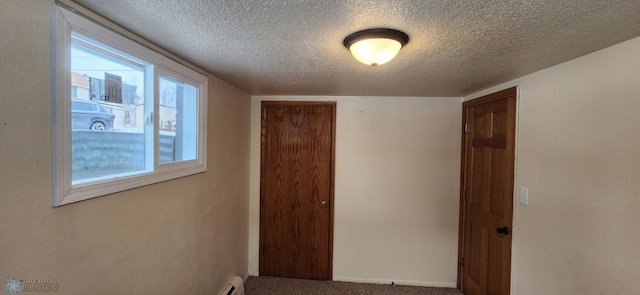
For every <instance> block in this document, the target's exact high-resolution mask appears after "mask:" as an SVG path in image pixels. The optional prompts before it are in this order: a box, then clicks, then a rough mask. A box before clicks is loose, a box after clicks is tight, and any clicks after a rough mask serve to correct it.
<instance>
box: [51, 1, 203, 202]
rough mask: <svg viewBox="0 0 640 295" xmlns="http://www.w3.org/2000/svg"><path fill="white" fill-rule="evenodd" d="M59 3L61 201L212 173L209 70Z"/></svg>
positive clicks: (56, 103) (55, 149)
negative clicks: (186, 63) (206, 72)
mask: <svg viewBox="0 0 640 295" xmlns="http://www.w3.org/2000/svg"><path fill="white" fill-rule="evenodd" d="M54 10H55V12H54V17H53V20H52V24H53V26H54V36H53V39H54V40H53V46H54V52H55V55H54V63H53V65H54V67H53V73H52V78H53V83H54V86H55V88H54V92H53V97H52V99H53V111H52V134H53V136H52V159H53V160H52V169H53V171H52V175H53V206H60V205H64V204H68V203H72V202H77V201H82V200H86V199H89V198H94V197H98V196H102V195H106V194H110V193H114V192H118V191H123V190H127V189H132V188H136V187H140V186H144V185H148V184H152V183H157V182H160V181H166V180H170V179H174V178H178V177H183V176H187V175H191V174H195V173H199V172H203V171H206V97H207V94H206V84H207V83H206V81H207V79H206V76H204V75H202V74H200V73H198V72H196V71H194V70H192V69H190V68H188V67H186V66H184V65H182V64H179V63H177V62H175V61H173V60H171V59H169V58H167V57H165V56H164V55H162V54H160V53H157V52H155V51H153V50H151V49H149V48H148V47H145V46H142V45H140V44H138V43H136V42H134V41H132V40H130V39H128V38H126V37H124V36H123V35H120V34H118V33H115V32H114V31H112V30H110V29H108V28H105V27H102V26H101V25H99V24H97V22H95V21H93V20H88V19H85V18H83V17H81V16H79V15H77V14H74V13H72V12H70V11H68V10H66V9H63V8H60V7H55V8H54Z"/></svg>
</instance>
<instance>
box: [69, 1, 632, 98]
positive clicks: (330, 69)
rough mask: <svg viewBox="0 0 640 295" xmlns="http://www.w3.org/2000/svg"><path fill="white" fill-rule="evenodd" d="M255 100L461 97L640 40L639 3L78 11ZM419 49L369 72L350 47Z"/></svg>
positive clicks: (282, 4) (124, 5)
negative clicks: (368, 41) (367, 39)
mask: <svg viewBox="0 0 640 295" xmlns="http://www.w3.org/2000/svg"><path fill="white" fill-rule="evenodd" d="M75 2H77V3H79V4H81V5H82V6H85V7H87V8H89V9H90V10H93V11H94V12H96V13H98V14H101V15H103V16H104V17H106V18H108V19H111V20H112V21H114V22H116V23H119V24H120V25H122V26H124V27H126V28H128V29H129V30H131V31H133V32H134V33H136V34H138V35H140V36H142V37H144V38H146V39H148V40H150V41H152V42H154V43H156V44H158V45H160V46H161V47H163V48H165V49H166V50H168V51H171V52H173V53H175V54H177V55H179V56H180V57H182V58H184V59H186V60H188V61H190V62H192V63H194V64H196V65H198V66H200V67H202V68H204V69H206V70H207V71H208V72H210V73H212V74H214V75H215V76H217V77H219V78H221V79H223V80H225V81H227V82H229V83H231V84H233V85H235V86H236V87H238V88H240V89H242V90H244V91H246V92H248V93H250V94H253V95H383V96H463V95H466V94H470V93H472V92H475V91H478V90H482V89H484V88H487V87H489V86H493V85H496V84H499V83H502V82H506V81H508V80H511V79H514V78H517V77H521V76H523V75H526V74H529V73H532V72H534V71H537V70H540V69H543V68H546V67H549V66H552V65H555V64H558V63H562V62H564V61H567V60H570V59H573V58H576V57H579V56H582V55H584V54H587V53H590V52H593V51H596V50H598V49H601V48H604V47H608V46H610V45H613V44H616V43H619V42H622V41H625V40H628V39H631V38H634V37H637V36H640V1H638V0H619V1H616V0H610V1H605V0H602V1H597V0H547V1H540V0H520V1H491V0H485V1H435V0H431V1H425V0H405V1H398V0H387V1H374V0H324V1H321V0H281V1H275V0H260V1H257V0H256V1H251V0H215V1H208V0H181V1H175V0H109V1H104V0H75ZM375 27H388V28H393V29H398V30H402V31H404V32H406V33H407V34H408V35H409V37H410V38H411V40H410V41H409V43H408V44H407V45H406V46H405V47H404V48H403V49H402V50H401V51H400V54H399V55H398V56H397V57H396V58H395V59H394V60H392V61H391V62H389V63H387V64H384V65H381V66H378V67H371V66H365V65H363V64H360V63H359V62H357V61H356V60H355V59H354V58H353V57H352V56H351V55H350V53H349V51H348V50H347V49H346V48H344V47H343V45H342V41H343V39H344V38H345V37H346V36H347V35H349V34H350V33H353V32H355V31H359V30H362V29H367V28H375Z"/></svg>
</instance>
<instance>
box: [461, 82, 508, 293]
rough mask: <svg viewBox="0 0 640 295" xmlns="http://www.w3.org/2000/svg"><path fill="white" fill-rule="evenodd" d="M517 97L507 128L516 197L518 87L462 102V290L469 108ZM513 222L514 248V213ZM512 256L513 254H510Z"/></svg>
mask: <svg viewBox="0 0 640 295" xmlns="http://www.w3.org/2000/svg"><path fill="white" fill-rule="evenodd" d="M512 96H513V97H515V104H516V106H515V108H516V114H515V120H514V122H513V127H512V128H509V127H508V128H507V132H510V133H511V135H512V136H513V137H512V138H513V143H511V144H509V143H508V144H507V148H508V147H509V146H511V147H512V149H513V155H514V159H513V160H514V163H513V173H511V178H512V180H511V182H512V186H513V195H512V198H515V195H516V194H515V162H516V157H515V156H516V154H515V152H516V141H517V140H516V135H517V134H516V133H517V132H516V129H517V116H518V111H517V110H518V87H517V86H516V87H511V88H507V89H504V90H501V91H498V92H495V93H492V94H488V95H485V96H481V97H478V98H475V99H472V100H468V101H465V102H463V103H462V146H461V149H462V152H461V161H460V196H459V197H460V213H459V222H458V226H459V227H458V278H457V288H458V290H462V288H463V287H464V286H463V284H464V277H463V276H464V263H463V260H462V257H463V254H464V248H465V242H466V241H465V240H464V236H465V232H464V229H465V219H466V213H467V212H466V211H465V207H466V206H465V205H466V203H465V202H466V200H465V195H464V194H465V188H466V183H467V175H466V172H467V171H466V167H467V145H468V144H470V143H469V142H468V141H467V132H466V131H467V130H466V128H467V127H466V124H467V123H468V118H467V117H468V115H469V108H471V107H474V106H478V105H481V104H485V103H488V102H492V101H496V100H500V99H505V98H509V97H512ZM515 206H516V202H515V200H514V202H513V207H512V210H513V211H512V212H514V211H515ZM511 223H512V224H509V225H507V226H508V227H509V229H511V234H510V235H509V238H510V239H511V249H510V250H512V249H513V232H514V231H513V215H512V219H511ZM509 256H510V257H511V254H510V255H509ZM512 262H513V260H512V259H511V258H510V264H509V276H508V277H509V286H511V268H512V267H511V266H512V264H513V263H512Z"/></svg>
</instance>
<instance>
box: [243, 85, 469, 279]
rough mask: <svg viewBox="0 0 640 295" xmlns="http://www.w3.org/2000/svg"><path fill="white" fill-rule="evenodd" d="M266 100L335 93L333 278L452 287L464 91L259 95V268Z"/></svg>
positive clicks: (255, 141)
mask: <svg viewBox="0 0 640 295" xmlns="http://www.w3.org/2000/svg"><path fill="white" fill-rule="evenodd" d="M262 100H327V101H337V117H336V125H337V126H336V130H337V131H336V183H335V204H334V206H335V231H334V268H333V275H334V279H335V280H345V281H356V282H375V283H391V282H392V281H393V282H395V283H401V284H411V285H427V286H455V281H456V262H457V238H458V237H457V235H458V191H459V173H460V172H459V171H460V118H461V110H462V99H461V98H432V97H429V98H424V97H423V98H412V97H309V96H305V97H299V96H296V97H287V96H285V97H273V96H268V97H253V112H252V119H253V122H252V133H251V134H252V135H251V136H252V137H251V138H252V146H251V159H252V161H251V163H252V168H251V176H252V178H251V201H250V202H251V213H250V215H251V230H250V231H251V233H250V246H249V248H250V250H249V261H250V264H249V265H250V273H251V274H253V275H257V274H258V248H259V240H258V239H259V216H260V215H259V206H260V190H259V187H260V179H259V177H260V169H259V168H260V103H261V101H262Z"/></svg>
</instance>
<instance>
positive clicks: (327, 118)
mask: <svg viewBox="0 0 640 295" xmlns="http://www.w3.org/2000/svg"><path fill="white" fill-rule="evenodd" d="M335 109H336V105H335V102H329V103H327V102H320V103H317V102H263V103H262V143H261V149H262V150H261V172H260V174H261V175H260V275H261V276H280V277H292V278H304V279H316V280H330V279H331V270H332V243H333V241H332V239H333V233H332V231H333V179H334V141H335Z"/></svg>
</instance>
